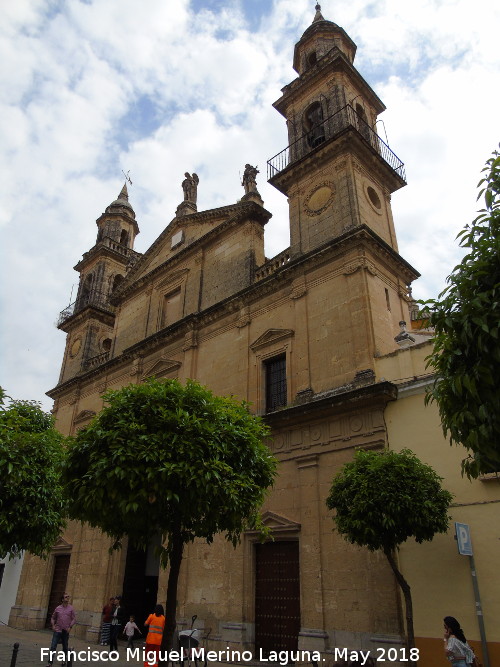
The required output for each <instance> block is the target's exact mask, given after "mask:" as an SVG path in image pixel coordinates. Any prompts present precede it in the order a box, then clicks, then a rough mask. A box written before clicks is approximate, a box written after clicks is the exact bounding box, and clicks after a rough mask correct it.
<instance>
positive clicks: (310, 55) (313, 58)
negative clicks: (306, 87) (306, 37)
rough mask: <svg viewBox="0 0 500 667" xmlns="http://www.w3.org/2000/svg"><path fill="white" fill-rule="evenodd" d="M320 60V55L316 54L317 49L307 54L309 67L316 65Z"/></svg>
mask: <svg viewBox="0 0 500 667" xmlns="http://www.w3.org/2000/svg"><path fill="white" fill-rule="evenodd" d="M317 62H318V56H317V55H316V51H311V53H308V54H307V67H308V68H309V67H314V65H316V63H317Z"/></svg>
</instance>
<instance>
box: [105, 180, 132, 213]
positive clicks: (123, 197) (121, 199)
mask: <svg viewBox="0 0 500 667" xmlns="http://www.w3.org/2000/svg"><path fill="white" fill-rule="evenodd" d="M115 207H125V208H127V209H128V211H129V215H131V217H132V218H135V211H134V209H133V208H132V204H131V203H130V202H129V200H128V190H127V184H126V183H125V184H124V186H123V188H122V189H121V192H120V194H119V195H118V198H117V199H115V201H113V202H111V204H110V205H109V206H108V207H107V208H106V213H113V208H115Z"/></svg>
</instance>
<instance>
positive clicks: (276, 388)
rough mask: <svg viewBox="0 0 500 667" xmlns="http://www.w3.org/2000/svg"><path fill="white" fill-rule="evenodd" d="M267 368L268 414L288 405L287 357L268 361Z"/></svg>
mask: <svg viewBox="0 0 500 667" xmlns="http://www.w3.org/2000/svg"><path fill="white" fill-rule="evenodd" d="M265 367H266V412H273V411H274V410H277V409H278V408H281V407H283V406H285V405H286V355H284V354H282V355H280V356H279V357H273V358H272V359H268V360H267V361H266V362H265Z"/></svg>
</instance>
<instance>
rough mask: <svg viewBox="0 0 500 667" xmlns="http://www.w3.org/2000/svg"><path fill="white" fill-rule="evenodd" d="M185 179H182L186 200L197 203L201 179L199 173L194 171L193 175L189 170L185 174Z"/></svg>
mask: <svg viewBox="0 0 500 667" xmlns="http://www.w3.org/2000/svg"><path fill="white" fill-rule="evenodd" d="M184 176H185V179H184V180H183V181H182V189H183V190H184V201H190V202H192V203H193V204H196V200H197V198H198V183H199V182H200V179H199V178H198V174H195V173H194V172H193V175H192V176H191V175H190V174H189V173H188V172H186V173H185V174H184Z"/></svg>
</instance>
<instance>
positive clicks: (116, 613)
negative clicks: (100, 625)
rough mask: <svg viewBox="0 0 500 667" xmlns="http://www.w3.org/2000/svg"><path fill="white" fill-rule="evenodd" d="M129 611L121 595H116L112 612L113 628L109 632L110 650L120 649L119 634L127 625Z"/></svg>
mask: <svg viewBox="0 0 500 667" xmlns="http://www.w3.org/2000/svg"><path fill="white" fill-rule="evenodd" d="M126 618H127V612H126V610H125V607H124V606H123V604H122V598H121V595H117V596H116V597H115V602H114V606H113V613H112V614H111V628H110V633H109V650H110V651H118V635H119V634H120V630H121V628H122V626H123V625H125V622H126Z"/></svg>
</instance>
